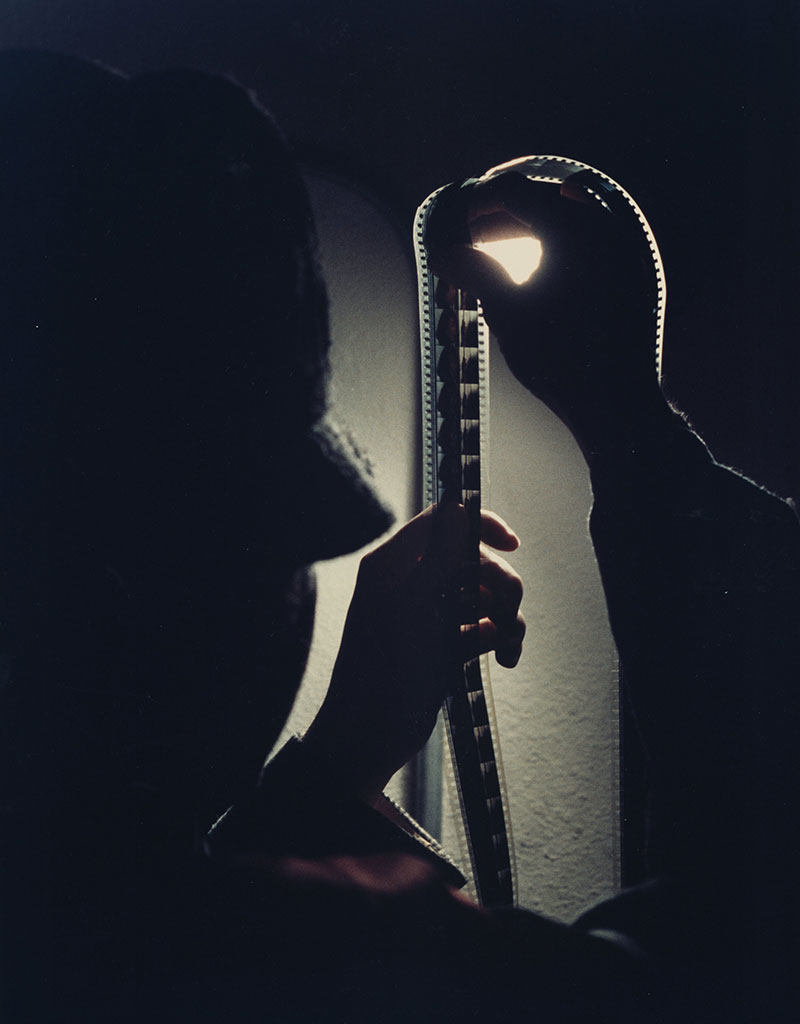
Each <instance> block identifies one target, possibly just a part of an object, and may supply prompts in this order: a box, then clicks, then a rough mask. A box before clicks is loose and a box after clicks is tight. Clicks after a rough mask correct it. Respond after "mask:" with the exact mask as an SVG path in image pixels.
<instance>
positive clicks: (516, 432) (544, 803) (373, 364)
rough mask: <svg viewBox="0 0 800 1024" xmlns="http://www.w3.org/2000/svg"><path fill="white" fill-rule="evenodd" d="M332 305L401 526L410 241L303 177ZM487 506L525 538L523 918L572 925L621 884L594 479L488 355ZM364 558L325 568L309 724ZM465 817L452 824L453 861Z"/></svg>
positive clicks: (408, 481)
mask: <svg viewBox="0 0 800 1024" xmlns="http://www.w3.org/2000/svg"><path fill="white" fill-rule="evenodd" d="M309 181H310V184H311V186H312V195H313V200H314V205H315V209H316V214H317V218H318V226H319V232H320V238H321V244H322V254H323V262H324V265H325V271H326V276H327V279H328V284H329V291H330V296H331V313H332V332H333V362H334V400H335V405H336V407H337V410H338V412H339V413H340V414H341V418H342V419H343V420H344V422H345V423H346V424H347V425H348V426H350V427H351V428H352V430H353V432H354V433H355V435H356V437H357V438H358V439H359V440H360V441H363V443H364V445H365V447H366V449H367V452H368V454H369V455H370V456H371V458H372V460H373V462H374V464H375V473H376V477H377V480H378V483H379V485H380V486H381V488H382V490H383V493H384V494H385V495H386V496H387V497H388V498H389V500H390V501H391V502H392V503H393V505H394V507H395V510H396V512H397V515H398V519H399V520H401V521H402V520H403V519H404V518H406V517H407V516H410V515H411V514H413V513H414V512H415V511H417V506H418V501H419V498H418V483H417V481H418V465H417V458H418V456H417V452H418V449H419V429H418V423H419V415H420V413H419V398H418V387H419V385H418V376H419V373H418V367H417V361H418V356H417V305H416V303H417V298H416V284H415V279H414V273H413V268H412V267H411V265H410V262H409V258H408V250H407V245H408V241H407V239H405V238H402V237H401V236H399V235H398V234H397V232H396V230H395V228H394V227H393V226H392V225H391V224H390V223H389V221H387V220H386V218H385V217H384V216H383V214H382V213H381V211H380V210H379V209H378V208H376V207H375V206H374V205H373V204H372V203H371V201H369V200H367V199H365V198H363V197H361V196H359V195H358V194H357V193H355V192H353V191H352V190H350V189H348V188H345V187H343V186H342V185H340V184H337V183H335V182H334V181H331V180H328V179H326V178H323V177H320V176H318V175H315V176H310V177H309ZM491 380H492V392H491V410H492V422H491V432H490V448H491V468H490V473H491V505H492V507H493V508H494V509H496V510H497V511H498V512H499V513H500V514H502V515H503V516H504V517H505V518H507V519H508V521H509V523H510V524H511V525H512V526H513V527H514V528H515V529H516V530H517V532H518V533H519V534H520V535H521V537H522V547H521V548H520V550H519V551H518V552H517V553H515V554H514V555H513V556H511V560H512V561H513V562H514V564H515V565H516V567H517V569H518V570H519V571H520V572H521V574H522V575H523V578H524V580H525V587H526V593H525V599H524V611H525V615H526V618H527V620H528V638H527V644H526V649H525V653H524V655H523V659H522V661H521V663H520V665H519V667H518V668H517V669H516V670H514V671H508V670H503V669H500V668H499V667H498V666H497V665H494V666H493V669H492V680H493V690H494V699H495V705H496V711H497V720H498V726H499V732H500V740H501V746H502V754H503V761H504V766H505V773H506V783H507V790H508V797H509V802H510V808H511V818H512V827H513V833H514V840H515V847H516V858H517V869H518V880H519V895H520V903H522V904H523V905H525V906H528V907H531V908H534V909H537V910H540V911H542V912H544V913H547V914H550V915H553V916H556V917H561V918H569V917H571V916H573V915H574V914H575V913H577V912H578V911H579V910H580V909H581V908H583V907H585V906H586V905H587V903H589V902H590V901H592V900H594V899H595V898H597V897H600V896H603V895H606V894H608V893H610V892H611V891H612V890H613V889H614V887H615V885H616V880H617V866H616V863H617V844H616V835H617V826H616V815H617V804H616V767H615V766H616V736H617V728H616V668H615V654H614V647H613V643H612V641H611V638H610V635H609V631H608V624H607V619H606V613H605V605H604V602H603V597H602V592H601V588H600V582H599V578H598V575H597V567H596V563H595V560H594V556H593V554H592V550H591V545H590V543H589V538H588V530H587V517H588V512H589V507H590V500H591V496H590V491H589V483H588V475H587V472H586V469H585V467H584V464H583V461H582V459H581V457H580V454H579V453H578V451H577V448H576V447H575V445H574V444H573V442H572V440H571V438H570V437H569V435H568V434H567V432H566V431H565V430H564V428H563V427H562V426H561V424H560V423H559V422H558V421H557V420H556V419H555V418H554V417H553V416H552V415H551V414H550V413H549V412H548V411H547V410H546V409H544V408H543V407H542V406H541V405H540V404H539V403H537V402H536V401H534V400H533V399H532V398H531V397H530V396H529V395H528V394H527V393H526V392H525V391H524V390H523V389H522V388H521V387H520V386H519V385H518V384H517V383H516V381H514V380H513V378H512V377H511V376H510V374H509V373H508V371H507V369H506V367H505V364H504V362H503V360H502V357H501V356H500V355H499V353H496V352H493V353H492V375H491ZM357 566H358V556H357V555H356V556H349V557H346V558H342V559H337V560H335V561H333V562H328V563H324V564H322V565H320V566H319V567H318V583H319V605H318V612H317V626H316V631H315V638H314V646H313V650H312V654H311V659H310V663H309V668H308V672H307V676H306V682H305V683H304V686H303V689H302V691H301V694H300V696H299V698H298V702H297V706H296V708H295V713H294V715H293V717H292V720H291V722H290V729H302V728H304V727H305V725H307V724H308V722H309V721H310V719H311V717H312V716H313V714H314V711H315V709H316V707H317V705H318V704H319V701H320V700H321V698H322V694H323V692H324V687H325V685H326V683H327V680H328V678H329V676H330V670H331V667H332V664H333V660H334V658H335V655H336V650H337V646H338V641H339V636H340V633H341V627H342V623H343V621H344V615H345V612H346V609H347V604H348V601H349V597H350V594H351V592H352V587H353V581H354V577H355V572H356V569H357ZM459 828H460V823H459V818H458V815H457V813H456V814H454V813H453V809H452V806H450V807H449V809H448V810H447V813H446V815H445V823H444V831H445V836H446V840H447V843H448V845H449V846H450V847H452V850H453V852H454V853H455V854H456V855H457V854H458V852H459V838H458V832H459Z"/></svg>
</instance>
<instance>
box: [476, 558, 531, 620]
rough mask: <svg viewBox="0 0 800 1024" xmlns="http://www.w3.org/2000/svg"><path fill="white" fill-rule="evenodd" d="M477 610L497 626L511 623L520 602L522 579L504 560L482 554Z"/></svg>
mask: <svg viewBox="0 0 800 1024" xmlns="http://www.w3.org/2000/svg"><path fill="white" fill-rule="evenodd" d="M480 583H481V597H480V601H479V608H481V609H485V614H486V615H488V616H489V618H491V619H493V620H494V621H495V622H497V623H498V624H502V623H505V622H513V620H514V619H515V618H516V616H517V612H518V611H519V606H520V604H521V602H522V595H523V584H522V577H521V576H520V575H519V573H518V572H516V571H515V570H514V569H513V568H512V567H511V566H510V565H509V564H508V562H506V560H505V559H504V558H500V556H499V555H494V554H482V556H481V564H480Z"/></svg>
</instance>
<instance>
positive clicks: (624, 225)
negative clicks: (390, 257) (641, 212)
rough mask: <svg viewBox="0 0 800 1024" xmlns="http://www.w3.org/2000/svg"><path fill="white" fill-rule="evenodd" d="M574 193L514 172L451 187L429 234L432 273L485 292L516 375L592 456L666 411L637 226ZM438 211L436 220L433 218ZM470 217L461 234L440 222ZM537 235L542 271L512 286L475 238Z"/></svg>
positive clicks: (648, 276) (650, 284) (653, 295)
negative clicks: (490, 235)
mask: <svg viewBox="0 0 800 1024" xmlns="http://www.w3.org/2000/svg"><path fill="white" fill-rule="evenodd" d="M579 195H581V194H580V193H578V192H577V191H576V190H571V189H570V187H569V179H568V180H567V182H565V184H564V185H563V186H561V187H560V188H559V186H558V185H557V184H553V183H550V182H541V181H531V180H530V179H528V178H527V177H525V176H524V175H523V174H520V173H517V172H513V171H509V172H507V173H505V174H501V175H499V176H498V177H496V178H493V179H490V180H489V181H487V182H484V183H478V184H476V185H473V186H468V187H465V188H461V189H458V190H455V191H454V192H453V193H451V194H450V195H448V194H447V193H446V192H445V193H443V195H442V198H441V200H437V206H438V205H439V204H441V206H440V208H439V209H438V210H437V209H434V211H433V213H432V215H431V222H430V225H429V231H428V235H429V238H430V239H432V243H431V247H430V249H429V256H430V262H431V266H432V268H433V270H434V272H435V273H436V274H437V275H439V276H441V277H442V278H444V279H445V280H448V281H450V282H451V283H453V284H455V285H457V286H459V287H461V288H463V289H465V290H467V291H470V292H472V293H473V294H475V295H477V296H478V297H479V298H480V299H481V300H482V304H483V309H484V313H485V316H486V319H487V321H488V323H489V325H490V326H491V327H492V329H493V331H494V332H495V334H496V335H497V337H498V340H499V342H500V347H501V349H502V351H503V354H504V355H505V357H506V360H507V361H508V364H509V366H510V368H511V370H512V372H513V373H514V374H515V376H516V377H517V378H518V379H519V380H520V381H521V382H522V383H523V384H524V385H525V386H526V387H527V388H528V389H529V390H530V391H531V392H532V393H533V394H535V395H536V396H537V397H538V398H540V399H541V400H542V401H544V402H545V403H546V404H547V405H548V406H550V408H552V409H553V411H554V412H555V413H556V414H557V415H558V416H559V417H560V418H561V419H562V420H564V422H565V423H566V424H567V426H568V427H570V429H571V430H572V432H573V433H574V434H575V436H576V438H577V440H578V442H579V444H581V446H582V447H583V449H584V451H585V452H586V453H587V455H588V454H590V452H591V451H592V450H596V449H597V448H603V447H606V446H608V445H610V444H615V443H618V442H619V441H620V440H624V438H625V437H627V436H628V435H632V434H633V433H634V432H636V431H637V430H641V427H642V421H643V418H644V420H647V419H650V418H654V417H655V418H656V419H657V418H659V417H662V416H663V415H664V414H665V413H666V412H667V406H666V403H665V402H664V399H663V397H662V395H661V393H660V389H659V384H658V378H657V372H656V355H655V326H654V325H655V318H654V306H655V302H656V300H657V290H656V287H655V273H654V270H653V265H652V260H651V258H650V255H649V251H648V249H647V246H646V244H643V242H644V238H643V233H641V232H640V229H639V226H638V223H634V224H633V226H632V225H631V222H630V221H629V220H628V219H623V218H620V217H619V216H618V215H617V214H614V213H611V212H610V211H609V210H607V209H606V208H605V207H604V206H603V205H601V203H600V202H597V201H592V202H591V203H589V204H587V203H586V202H585V201H584V200H585V196H582V198H580V199H579V198H576V197H578V196H579ZM437 213H438V216H439V218H440V220H439V223H438V224H437V223H436V217H437ZM459 220H460V221H461V222H462V228H461V231H460V232H459V230H453V229H452V228H449V229H448V228H447V227H445V229H444V230H442V229H441V225H442V223H445V222H447V221H450V222H452V223H456V224H457V223H458V222H459ZM489 233H491V234H499V235H502V236H505V237H511V236H514V235H533V236H534V237H536V238H537V239H539V241H540V242H541V243H542V257H541V262H540V265H539V268H538V270H537V271H536V272H535V273H534V274H533V275H532V277H531V278H530V279H529V281H527V282H526V283H525V284H523V285H515V284H514V283H513V282H512V280H511V278H510V277H509V276H508V274H507V273H506V272H505V270H503V269H502V267H501V266H500V264H499V263H497V262H496V261H495V260H494V259H492V258H491V257H490V256H488V255H487V254H486V253H484V252H481V251H478V250H476V249H475V248H474V247H473V244H472V242H473V240H474V239H475V238H476V237H478V236H479V235H482V234H483V235H485V234H489Z"/></svg>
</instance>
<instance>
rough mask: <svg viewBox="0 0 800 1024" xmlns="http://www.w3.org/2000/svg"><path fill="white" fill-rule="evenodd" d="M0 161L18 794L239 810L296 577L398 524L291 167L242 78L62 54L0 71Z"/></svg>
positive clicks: (278, 702)
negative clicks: (335, 357)
mask: <svg viewBox="0 0 800 1024" xmlns="http://www.w3.org/2000/svg"><path fill="white" fill-rule="evenodd" d="M0 146H2V159H0V210H1V213H0V223H2V225H3V230H2V232H0V421H2V422H0V488H1V489H2V510H3V516H4V519H5V523H4V529H3V541H2V543H3V548H4V550H3V551H2V556H1V557H2V569H3V576H2V581H1V582H0V610H2V621H3V630H4V632H3V635H2V637H0V644H2V654H3V665H2V666H0V667H2V668H3V672H4V679H3V683H4V690H3V700H4V701H5V705H6V707H5V709H4V710H5V711H6V712H7V713H6V714H4V716H3V717H4V720H5V722H6V724H7V725H8V727H9V730H8V736H7V737H6V740H7V743H6V745H5V749H6V753H7V754H8V756H9V758H10V764H9V766H8V773H7V778H10V779H13V780H16V782H15V783H12V788H13V790H14V797H13V800H12V805H15V806H17V807H21V806H22V805H24V806H25V810H24V811H23V812H22V813H24V814H25V815H26V816H28V817H30V815H31V805H32V804H37V802H38V804H39V805H40V806H41V807H42V808H43V811H42V813H43V814H45V813H46V806H49V807H50V808H51V809H52V808H53V807H58V808H60V809H61V810H59V811H58V813H59V814H61V813H64V814H72V818H71V820H72V821H73V822H74V823H79V817H80V815H78V817H77V818H76V817H75V814H76V813H77V812H76V811H75V807H76V801H78V802H79V803H81V805H82V806H85V804H86V800H87V786H88V787H91V790H90V792H92V793H93V794H94V796H93V799H95V800H101V801H102V800H105V799H111V793H112V791H114V792H116V793H117V795H118V794H119V792H120V788H122V789H124V790H125V791H126V792H131V791H133V790H135V791H136V792H137V793H165V794H166V793H168V794H169V796H170V799H171V798H172V797H173V796H174V794H175V792H176V791H177V790H181V791H182V792H183V793H184V795H185V797H186V802H187V804H188V805H190V806H192V805H193V806H194V807H195V808H202V809H203V812H206V811H208V812H210V811H212V810H214V809H215V802H216V804H217V806H219V809H223V806H224V801H225V800H227V799H229V798H230V796H231V795H232V794H233V792H234V790H235V786H236V784H238V783H239V782H240V781H241V780H242V779H244V778H246V777H247V776H248V774H250V775H252V774H254V773H255V772H256V771H257V769H258V767H259V763H260V761H261V759H262V758H263V756H264V755H265V754H266V753H267V752H268V750H269V748H270V746H271V744H272V743H273V742H274V739H275V737H276V736H277V733H278V732H279V730H280V728H281V726H282V724H283V722H284V721H285V718H286V716H287V714H288V711H289V709H290V707H291V701H292V699H293V697H294V693H295V691H296V688H297V685H298V684H299V680H300V676H301V674H302V669H303V665H304V658H305V651H306V648H307V642H308V636H309V634H310V623H311V618H312V608H313V602H312V600H311V596H310V595H311V588H310V587H309V582H308V577H307V574H306V568H307V567H308V566H310V565H311V563H313V562H314V561H315V560H317V559H319V558H327V557H331V556H333V555H337V554H341V553H344V552H345V551H350V550H354V549H356V548H358V547H360V546H361V545H362V544H364V543H366V542H367V541H368V540H370V539H372V538H373V537H375V536H377V535H378V534H379V533H381V532H382V531H383V530H384V529H385V528H386V527H387V526H388V524H389V522H390V516H389V514H388V513H387V511H386V509H385V508H384V506H383V505H382V504H381V502H380V500H379V499H378V498H377V496H376V495H375V493H374V492H373V490H372V488H371V485H370V483H369V480H368V479H367V476H366V474H365V473H364V471H363V470H362V468H361V466H360V464H359V462H358V459H357V457H356V456H355V455H354V452H353V450H352V448H351V447H349V446H348V444H347V443H346V442H345V441H344V440H343V439H342V437H341V436H340V435H339V434H338V433H337V432H336V431H335V430H334V428H333V427H332V425H331V423H330V422H329V420H328V419H327V407H326V401H327V398H326V394H327V375H328V345H329V342H328V325H327V309H326V296H325V290H324V286H323V283H322V280H321V277H320V274H319V270H318V266H317V262H316V256H315V241H314V229H313V224H312V220H311V214H310V209H309V204H308V199H307V196H306V193H305V189H304V186H303V183H302V179H301V178H300V175H299V172H298V170H297V167H296V165H295V163H294V161H293V160H292V158H291V156H290V154H289V152H288V149H287V147H286V144H285V142H284V140H283V138H282V136H281V134H280V132H279V131H278V129H277V127H276V126H275V124H274V122H273V121H272V120H271V119H270V118H269V116H268V115H267V114H265V112H264V111H263V110H261V109H260V108H259V107H258V106H257V104H256V103H254V101H253V100H252V98H251V97H250V96H249V95H248V94H247V93H246V92H245V91H243V90H242V89H241V88H239V87H238V86H236V85H234V84H232V83H230V82H228V81H226V80H222V79H219V78H216V77H213V76H210V75H206V74H202V73H198V72H169V73H159V74H150V75H145V76H141V77H139V78H135V79H131V80H129V79H126V78H123V77H122V76H120V75H117V74H114V73H110V72H108V71H106V70H103V69H101V68H99V67H97V66H94V65H91V64H87V63H85V62H82V61H78V60H75V59H72V58H66V57H58V56H54V55H47V54H23V53H12V54H5V55H3V57H2V59H0ZM31 764H35V765H36V769H35V771H33V772H31V771H30V765H31ZM26 766H27V767H26ZM54 771H56V772H57V781H55V780H54V775H53V772H54ZM23 778H24V780H25V781H24V783H21V782H20V781H19V780H21V779H23ZM54 794H55V795H54ZM209 801H210V803H209ZM116 803H117V804H119V803H120V801H119V800H118V799H117V801H116ZM123 803H124V801H123ZM64 809H66V810H64ZM70 809H71V810H70ZM54 813H55V812H54ZM159 813H160V812H159ZM93 814H94V820H95V821H98V820H100V819H101V817H102V816H98V814H97V811H96V809H95V811H94V812H93ZM140 817H141V815H140ZM109 820H110V819H109ZM109 827H110V826H109ZM158 828H159V829H162V830H163V822H162V823H161V824H159V826H158Z"/></svg>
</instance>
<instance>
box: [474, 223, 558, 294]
mask: <svg viewBox="0 0 800 1024" xmlns="http://www.w3.org/2000/svg"><path fill="white" fill-rule="evenodd" d="M475 248H476V249H478V250H480V252H485V253H486V255H487V256H491V257H492V259H493V260H497V262H498V263H499V264H500V266H501V267H502V268H503V270H505V272H506V273H507V274H508V276H509V277H510V278H511V280H512V281H513V282H514V284H525V282H526V281H527V280H528V279H529V278H530V277H532V276H533V275H534V274H535V273H536V271H537V270H538V269H539V264H540V263H541V260H542V243H541V242H540V241H539V239H538V238H532V237H531V236H530V235H525V237H524V238H503V239H501V240H500V241H498V242H476V243H475Z"/></svg>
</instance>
